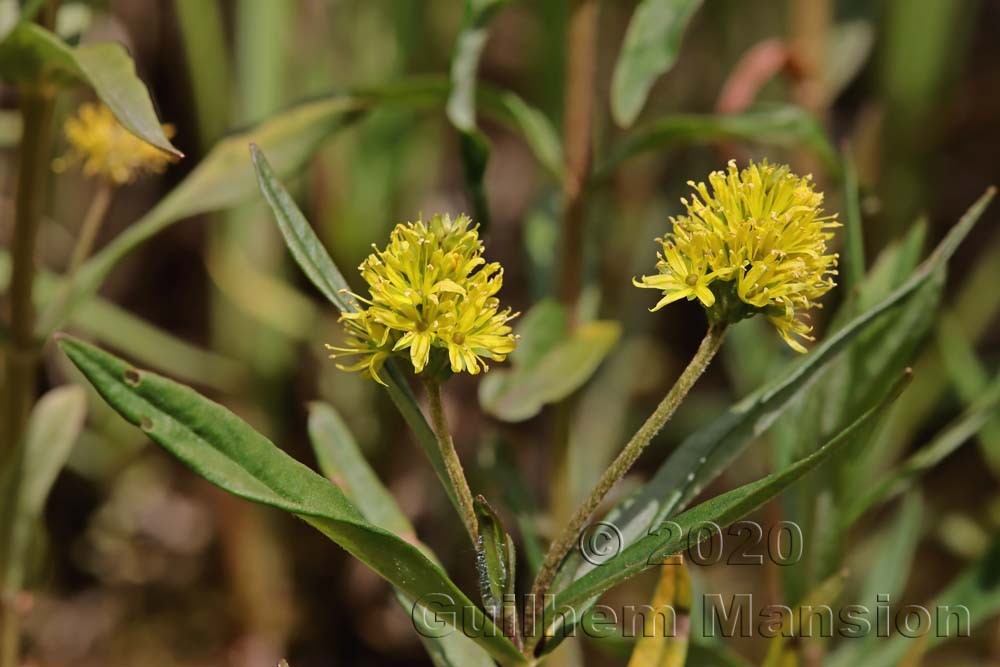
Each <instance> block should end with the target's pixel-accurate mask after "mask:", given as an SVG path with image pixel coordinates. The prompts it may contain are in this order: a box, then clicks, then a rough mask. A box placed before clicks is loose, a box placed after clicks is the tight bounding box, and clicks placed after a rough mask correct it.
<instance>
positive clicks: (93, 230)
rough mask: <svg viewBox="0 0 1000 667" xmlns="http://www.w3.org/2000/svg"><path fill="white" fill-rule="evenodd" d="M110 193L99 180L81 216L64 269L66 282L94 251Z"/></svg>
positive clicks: (108, 186) (103, 181)
mask: <svg viewBox="0 0 1000 667" xmlns="http://www.w3.org/2000/svg"><path fill="white" fill-rule="evenodd" d="M112 191H113V189H112V186H111V184H110V183H109V182H108V181H106V180H104V179H101V181H100V182H99V183H98V186H97V190H96V191H95V192H94V198H93V199H91V200H90V206H89V207H88V208H87V212H86V213H85V214H84V216H83V222H82V223H80V232H79V233H78V234H77V236H76V244H75V245H74V246H73V254H72V255H70V258H69V264H68V265H67V268H66V280H67V281H68V282H71V281H72V280H73V276H75V275H76V273H77V271H79V270H80V267H81V266H82V265H83V263H84V261H86V259H87V258H88V257H90V253H91V251H92V250H93V249H94V242H95V241H97V235H98V233H100V231H101V226H102V225H103V224H104V218H105V217H106V216H107V213H108V207H109V206H110V205H111V194H112Z"/></svg>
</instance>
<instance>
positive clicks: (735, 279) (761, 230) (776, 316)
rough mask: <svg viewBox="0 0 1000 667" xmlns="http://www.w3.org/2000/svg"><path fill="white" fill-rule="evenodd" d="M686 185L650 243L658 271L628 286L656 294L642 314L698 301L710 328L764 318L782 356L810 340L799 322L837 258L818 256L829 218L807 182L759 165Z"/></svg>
mask: <svg viewBox="0 0 1000 667" xmlns="http://www.w3.org/2000/svg"><path fill="white" fill-rule="evenodd" d="M708 182H709V184H708V185H707V186H706V185H705V184H704V183H694V182H690V181H689V182H688V185H690V186H691V187H692V188H693V189H694V195H693V196H692V198H691V201H688V200H687V199H681V203H682V204H684V206H685V208H687V215H682V216H680V217H678V218H671V222H672V223H673V230H672V231H671V232H670V233H669V234H667V235H666V236H665V237H664V238H662V239H657V241H658V242H659V243H660V244H661V246H662V251H661V252H660V253H658V257H659V262H657V264H656V268H657V270H658V271H659V273H658V274H657V275H654V276H643V277H642V279H641V280H634V281H633V282H634V283H635V285H636V286H637V287H648V288H652V289H658V290H661V291H662V292H663V298H662V299H660V301H659V303H657V304H656V306H654V307H653V308H652V310H659V309H660V308H662V307H663V306H665V305H667V304H668V303H671V302H673V301H677V300H678V299H684V298H686V299H689V300H693V299H698V300H699V301H700V302H701V303H702V305H703V306H705V308H706V309H707V310H708V316H709V319H710V320H712V321H713V322H736V321H738V320H740V319H743V318H745V317H750V316H752V315H755V314H756V313H765V314H766V315H767V316H768V318H769V319H770V320H771V322H772V323H773V324H774V325H775V327H777V329H778V333H780V334H781V337H782V338H784V340H785V342H786V343H788V345H789V346H791V347H792V349H794V350H797V351H799V352H805V348H804V347H803V346H802V344H801V343H800V342H799V341H798V340H796V338H794V337H795V336H797V337H799V338H803V339H806V340H812V337H811V336H810V335H809V333H810V332H811V331H812V327H811V326H809V315H808V313H807V311H808V310H809V309H810V308H812V307H814V306H815V307H819V306H820V304H818V303H816V301H817V299H819V298H820V297H821V296H823V295H824V294H826V293H827V292H828V291H829V290H830V288H832V287H833V285H834V281H833V276H835V275H836V274H837V270H836V267H837V255H836V254H835V253H827V247H826V244H827V241H829V240H830V239H831V238H833V233H832V231H831V229H832V228H834V227H837V226H839V224H838V223H837V222H836V216H835V215H834V216H825V215H823V211H822V208H821V206H822V203H823V194H822V193H820V192H816V191H815V190H814V189H813V183H812V179H811V177H810V176H806V177H805V178H800V177H798V176H796V175H795V174H793V173H791V172H790V171H789V169H788V167H787V166H775V165H772V164H768V163H767V162H766V161H764V162H762V163H761V164H754V163H751V164H750V165H749V166H748V167H747V168H745V169H743V170H742V171H739V170H738V169H737V168H736V164H735V162H732V161H731V162H730V163H729V167H728V169H727V170H726V171H724V172H723V171H716V172H713V173H712V174H710V175H709V177H708Z"/></svg>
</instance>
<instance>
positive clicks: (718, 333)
mask: <svg viewBox="0 0 1000 667" xmlns="http://www.w3.org/2000/svg"><path fill="white" fill-rule="evenodd" d="M725 333H726V325H725V324H716V325H711V326H710V327H709V329H708V332H707V333H706V334H705V338H704V339H702V341H701V345H699V346H698V351H697V352H695V354H694V357H692V358H691V361H690V362H689V363H688V365H687V367H686V368H685V369H684V371H683V372H682V373H681V374H680V377H678V378H677V380H676V382H674V385H673V386H672V387H671V388H670V391H668V392H667V395H666V396H664V397H663V400H662V401H660V404H659V405H658V406H656V410H654V411H653V413H652V414H651V415H650V416H649V417H648V418H647V419H646V422H645V423H644V424H643V425H642V426H641V427H640V428H639V430H638V431H636V432H635V435H633V436H632V439H631V440H629V442H628V444H626V445H625V448H624V449H622V451H621V453H620V454H618V457H617V458H616V459H615V460H614V461H613V462H612V463H611V465H610V466H609V467H608V469H607V470H605V471H604V474H603V475H602V476H601V479H600V480H598V482H597V484H596V485H595V486H594V488H593V489H592V490H591V492H590V494H589V495H588V496H587V498H586V499H585V500H584V501H583V503H582V504H581V505H580V506H579V507H578V508H577V509H576V512H574V514H573V517H572V518H571V519H570V521H569V523H568V524H567V525H566V527H565V528H563V530H562V532H561V533H560V534H559V536H558V537H557V538H556V539H555V540H554V541H553V542H552V544H551V546H550V547H549V550H548V553H546V554H545V560H544V561H543V562H542V566H541V567H540V568H539V570H538V576H537V577H536V578H535V582H534V584H533V585H532V588H531V593H532V596H533V597H531V598H530V599H531V600H534V604H535V613H534V614H533V615H532V621H533V622H534V625H535V627H534V628H532V632H531V633H530V634H529V635H528V646H527V651H528V655H530V654H531V652H532V651H533V650H534V647H535V646H536V645H537V643H538V641H539V640H540V639H541V636H540V635H539V633H538V632H537V629H538V619H539V617H540V614H541V609H542V605H543V601H544V599H545V595H546V594H547V593H548V591H549V587H550V586H551V585H552V582H553V580H554V579H555V576H556V571H557V570H558V568H559V565H560V564H561V563H562V562H563V560H564V559H565V558H566V556H567V555H568V554H569V552H570V550H572V548H573V546H574V545H575V544H576V543H577V541H578V540H579V539H580V535H581V533H582V532H583V530H584V528H585V527H586V523H587V521H589V520H590V517H591V515H593V513H594V511H595V510H597V508H598V507H599V506H600V504H601V502H602V501H603V500H604V498H605V496H607V495H608V492H609V491H611V489H612V488H613V487H614V486H615V484H616V483H617V482H618V480H620V479H621V478H622V477H624V476H625V474H626V473H627V472H628V471H629V470H630V469H631V468H632V465H633V464H635V462H636V460H637V459H638V458H639V456H640V455H641V454H642V452H643V450H644V449H645V448H646V446H647V445H648V444H649V442H650V441H651V440H652V439H653V437H654V436H655V435H656V434H657V433H659V432H660V429H662V428H663V425H664V424H666V423H667V421H668V420H669V419H670V418H671V417H672V416H673V414H674V412H675V411H676V410H677V407H678V406H679V405H680V404H681V402H682V401H683V400H684V397H685V396H687V394H688V392H689V391H691V388H692V387H693V386H694V384H695V382H697V380H698V378H699V377H701V375H702V373H704V372H705V369H706V368H708V365H709V364H710V363H711V361H712V358H713V357H715V354H716V353H717V352H718V351H719V348H720V347H721V346H722V341H723V339H724V338H725Z"/></svg>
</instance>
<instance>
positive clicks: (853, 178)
mask: <svg viewBox="0 0 1000 667" xmlns="http://www.w3.org/2000/svg"><path fill="white" fill-rule="evenodd" d="M841 163H842V164H843V165H844V209H845V212H844V237H845V238H844V255H845V256H844V261H843V264H844V268H845V270H844V271H843V274H844V284H845V286H846V287H848V288H853V287H855V286H857V285H860V284H861V281H862V280H863V279H864V276H865V264H866V262H865V236H864V223H863V221H862V218H861V196H860V194H859V193H858V171H857V169H856V168H855V167H854V162H853V161H852V160H851V158H850V157H849V156H847V155H844V156H843V158H842V159H841Z"/></svg>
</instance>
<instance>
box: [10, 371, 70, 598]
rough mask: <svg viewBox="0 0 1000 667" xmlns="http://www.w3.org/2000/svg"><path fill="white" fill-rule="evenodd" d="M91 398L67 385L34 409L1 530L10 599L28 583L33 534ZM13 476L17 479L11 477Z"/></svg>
mask: <svg viewBox="0 0 1000 667" xmlns="http://www.w3.org/2000/svg"><path fill="white" fill-rule="evenodd" d="M86 414H87V395H86V392H84V390H83V387H80V386H77V385H65V386H62V387H57V388H56V389H53V390H51V391H49V392H48V393H47V394H45V395H44V396H42V397H41V398H40V399H39V400H38V403H37V404H35V408H34V410H32V413H31V417H30V419H29V421H28V428H27V432H26V434H25V438H24V441H23V442H22V445H21V447H19V448H18V449H17V450H16V452H15V454H14V458H13V461H14V463H13V465H11V466H10V467H9V468H8V469H7V471H6V477H7V479H6V480H5V483H4V484H3V486H2V488H3V494H4V497H3V498H2V500H3V506H2V508H0V509H2V512H0V519H2V526H0V532H2V534H3V535H4V536H5V537H6V539H5V540H3V542H5V544H4V545H3V547H0V558H2V559H3V565H4V572H3V577H2V581H3V586H4V591H3V593H4V596H5V597H6V596H10V595H13V594H16V593H17V592H18V591H19V590H20V588H21V586H22V584H23V579H24V571H25V558H26V556H27V553H28V548H29V546H30V543H31V534H32V531H33V530H34V529H35V526H36V525H37V524H38V521H39V519H40V518H41V516H42V510H43V509H44V507H45V500H46V499H47V498H48V496H49V491H51V490H52V485H53V484H54V483H55V481H56V477H57V476H58V475H59V471H60V470H62V467H63V465H64V464H65V463H66V460H67V459H68V458H69V453H70V450H72V448H73V445H74V444H75V443H76V440H77V438H78V437H79V436H80V431H81V430H83V421H84V418H85V417H86ZM11 477H13V479H11Z"/></svg>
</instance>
